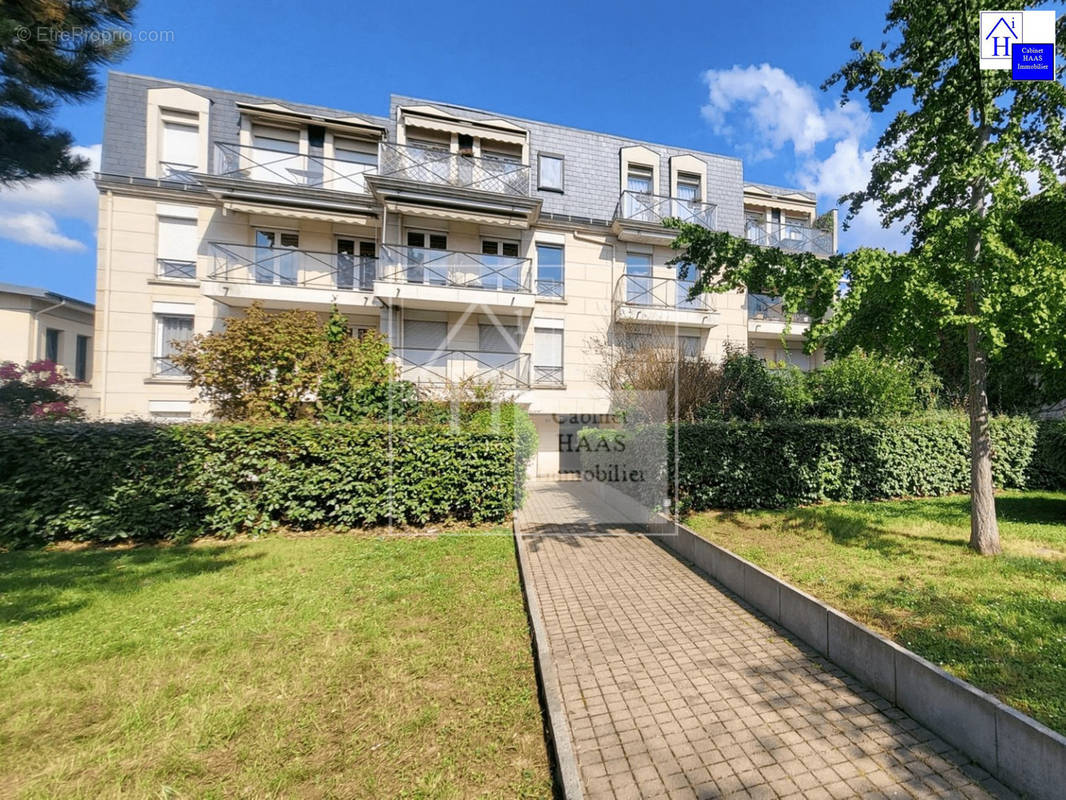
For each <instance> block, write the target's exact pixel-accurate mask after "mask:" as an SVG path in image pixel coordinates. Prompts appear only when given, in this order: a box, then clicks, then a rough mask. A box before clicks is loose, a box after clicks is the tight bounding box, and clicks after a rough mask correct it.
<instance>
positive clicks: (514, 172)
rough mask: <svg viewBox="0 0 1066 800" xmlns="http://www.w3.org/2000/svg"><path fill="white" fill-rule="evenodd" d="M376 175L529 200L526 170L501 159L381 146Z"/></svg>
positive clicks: (404, 146)
mask: <svg viewBox="0 0 1066 800" xmlns="http://www.w3.org/2000/svg"><path fill="white" fill-rule="evenodd" d="M379 174H380V175H381V176H383V177H390V178H403V179H404V180H409V181H417V182H418V183H430V184H435V185H438V186H453V187H456V188H460V189H477V190H479V191H483V192H495V193H497V194H507V195H513V196H517V197H528V196H529V167H528V166H525V165H523V164H520V163H518V162H516V161H510V160H507V159H502V158H491V157H481V158H475V157H474V156H466V155H460V154H458V153H452V152H450V151H448V150H437V149H432V148H428V147H413V146H408V145H398V144H382V145H381V168H380V170H379Z"/></svg>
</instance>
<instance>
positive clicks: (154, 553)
mask: <svg viewBox="0 0 1066 800" xmlns="http://www.w3.org/2000/svg"><path fill="white" fill-rule="evenodd" d="M492 532H493V533H506V530H504V529H496V530H494V531H492ZM550 794H551V779H550V774H549V768H548V761H547V756H546V752H545V745H544V738H543V728H542V721H541V716H540V710H539V706H538V702H537V695H536V685H535V681H534V673H533V665H532V659H531V652H530V642H529V632H528V628H527V624H526V618H525V613H524V610H523V605H522V597H521V592H520V588H519V584H518V575H517V569H516V564H515V559H514V550H513V544H512V540H511V538H510V537H509V536H506V535H494V536H442V537H440V538H417V539H413V538H402V539H384V538H373V537H369V536H364V537H360V536H354V535H339V534H338V535H320V536H304V537H289V538H286V537H275V538H270V539H264V540H260V541H245V542H237V543H219V542H202V543H197V544H193V545H190V546H182V547H138V548H133V549H107V550H99V549H97V550H92V549H89V550H80V551H37V552H13V553H6V554H0V796H3V797H42V798H43V797H49V798H51V797H86V798H89V797H92V798H95V797H149V796H151V797H164V798H170V797H174V798H179V797H180V798H184V797H189V798H192V797H196V798H211V797H255V798H260V797H297V798H302V797H374V798H376V797H410V798H423V797H434V798H437V797H442V798H449V797H470V796H488V797H546V796H550Z"/></svg>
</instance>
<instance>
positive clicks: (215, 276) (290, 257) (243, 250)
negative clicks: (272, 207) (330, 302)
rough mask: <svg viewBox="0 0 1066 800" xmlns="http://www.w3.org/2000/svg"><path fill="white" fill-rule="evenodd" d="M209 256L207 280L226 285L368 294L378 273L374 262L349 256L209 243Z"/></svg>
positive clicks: (373, 259) (360, 256)
mask: <svg viewBox="0 0 1066 800" xmlns="http://www.w3.org/2000/svg"><path fill="white" fill-rule="evenodd" d="M211 254H212V256H213V259H214V264H213V267H212V271H211V273H210V275H209V276H208V280H212V281H222V282H228V283H258V284H264V285H278V286H308V287H311V288H319V289H351V290H353V291H363V292H369V291H372V290H373V288H374V277H375V275H376V272H377V266H376V265H377V259H375V258H373V257H370V256H363V255H358V256H357V255H354V254H352V253H320V252H314V251H311V250H298V249H295V248H271V247H269V246H265V245H246V244H230V243H223V242H212V243H211Z"/></svg>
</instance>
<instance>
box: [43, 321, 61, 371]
mask: <svg viewBox="0 0 1066 800" xmlns="http://www.w3.org/2000/svg"><path fill="white" fill-rule="evenodd" d="M61 336H62V331H58V330H56V329H55V328H46V329H45V332H44V357H45V358H46V359H47V360H48V361H51V362H52V363H53V364H58V363H59V339H60V337H61Z"/></svg>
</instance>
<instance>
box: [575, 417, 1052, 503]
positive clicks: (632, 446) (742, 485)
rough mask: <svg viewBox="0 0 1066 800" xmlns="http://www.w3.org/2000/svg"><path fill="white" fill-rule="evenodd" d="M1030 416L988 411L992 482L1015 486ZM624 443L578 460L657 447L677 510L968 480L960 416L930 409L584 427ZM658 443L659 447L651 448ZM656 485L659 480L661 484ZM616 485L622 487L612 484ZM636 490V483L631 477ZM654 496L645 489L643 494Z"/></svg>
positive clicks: (914, 490) (904, 492) (641, 459)
mask: <svg viewBox="0 0 1066 800" xmlns="http://www.w3.org/2000/svg"><path fill="white" fill-rule="evenodd" d="M1036 432H1037V425H1036V423H1034V422H1033V421H1032V420H1030V419H1028V418H1023V417H1017V418H1016V417H1000V418H996V419H994V420H993V421H992V443H993V448H994V451H993V460H992V465H993V467H992V471H993V476H994V478H995V481H996V485H997V486H1000V487H1004V488H1024V487H1025V486H1026V485H1027V481H1028V479H1029V475H1028V470H1029V465H1030V460H1031V458H1032V455H1033V449H1034V444H1035V440H1036ZM586 433H588V434H590V435H593V436H595V435H599V436H601V437H602V438H603V439H604V440H607V441H611V442H614V441H616V440H617V439H618V437H619V436H620V435H621V436H622V437H623V438H624V440H625V446H624V448H621V449H620V448H617V447H614V448H603V449H597V448H595V447H593V448H590V452H589V453H588V454H587V455H586V454H583V467H584V468H585V469H589V468H590V467H591V468H594V467H595V465H597V464H598V465H600V467H601V469H602V468H605V467H607V466H609V465H610V464H614V463H617V464H623V465H629V466H632V465H633V464H641V465H646V464H648V463H650V462H651V461H653V460H654V459H653V458H650V457H649V454H651V455H654V454H655V453H656V452H660V449H661V448H662V442H663V439H664V437H665V440H666V450H667V458H666V460H665V461H663V460H662V459H660V461H661V462H662V464H661V466H662V469H663V470H664V471H665V470H668V466H667V465H672V464H673V463H674V452H675V449H674V444H675V435H674V434H676V442H677V448H678V449H677V453H678V455H679V458H678V459H677V464H678V469H677V474H676V476H675V475H674V474H673V472H672V470H670V471H669V474H665V476H659V477H660V478H662V477H665V481H664V484H665V485H666V486H667V487H668V488H669V489H670V490H671V493H672V494H674V493H675V492H674V488H675V477H676V494H677V495H678V497H677V498H675V499H677V500H678V501H679V502H680V507H681V508H682V509H683V510H697V511H698V510H704V509H709V508H781V507H786V506H790V505H798V504H803V503H813V502H818V501H823V500H876V499H887V498H892V497H906V496H929V495H942V494H949V493H953V492H963V491H966V490H968V489H969V484H970V459H969V453H970V441H969V423H968V420H967V419H966V418H965V417H962V416H960V415H949V414H939V415H931V416H922V417H912V418H904V419H898V420H889V419H886V420H880V421H876V422H875V421H870V420H851V419H849V420H807V421H775V422H735V421H734V422H703V423H696V424H681V425H679V426H677V428H676V432H675V430H674V429H672V428H671V429H669V430H668V431H664V429H663V428H662V427H661V426H647V427H645V428H641V429H638V430H635V431H632V432H625V433H622V434H619V433H618V432H596V431H587V432H586ZM657 448H658V449H657ZM660 485H662V484H660ZM616 488H619V489H622V490H626V489H627V488H628V487H626V486H623V485H619V486H616ZM632 489H633V490H634V491H635V492H639V491H640V487H639V486H634V487H632ZM642 499H653V498H642Z"/></svg>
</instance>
